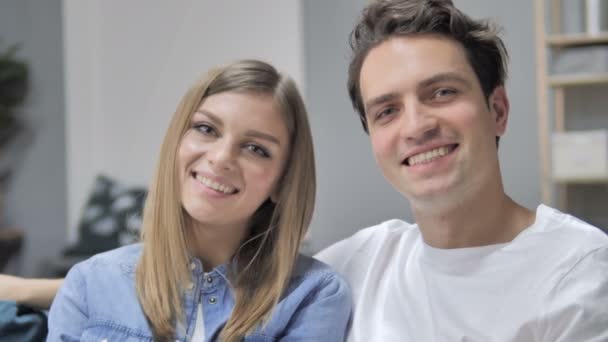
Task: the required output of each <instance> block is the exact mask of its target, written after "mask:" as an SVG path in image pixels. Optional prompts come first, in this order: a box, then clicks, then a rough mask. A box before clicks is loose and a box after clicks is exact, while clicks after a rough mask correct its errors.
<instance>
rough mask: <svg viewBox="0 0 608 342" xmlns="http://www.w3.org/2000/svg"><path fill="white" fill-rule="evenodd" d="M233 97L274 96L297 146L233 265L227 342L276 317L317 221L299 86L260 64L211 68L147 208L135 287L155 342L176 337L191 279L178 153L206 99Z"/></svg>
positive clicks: (189, 98)
mask: <svg viewBox="0 0 608 342" xmlns="http://www.w3.org/2000/svg"><path fill="white" fill-rule="evenodd" d="M227 91H231V92H244V93H251V94H253V95H256V94H263V95H271V96H272V97H273V98H274V100H275V101H276V103H277V104H278V105H279V106H280V108H281V111H282V114H283V115H284V118H285V123H286V125H287V130H288V133H289V137H290V146H289V150H288V158H287V163H286V164H285V168H284V170H283V173H282V176H281V179H280V181H279V183H278V184H279V188H278V189H279V191H278V196H277V198H276V199H275V200H276V203H275V202H273V201H271V200H270V199H268V200H267V201H266V202H264V203H263V204H262V205H261V206H260V208H259V209H258V210H257V211H256V212H255V213H254V215H253V217H252V220H251V227H250V234H249V236H248V238H247V239H245V241H243V243H242V244H241V247H240V248H239V249H238V250H237V251H236V253H235V255H234V256H233V261H232V262H231V263H230V268H229V269H230V270H231V271H230V272H229V279H230V283H231V286H232V289H233V291H234V297H235V306H234V309H233V311H232V314H231V316H230V318H229V319H228V321H227V322H226V325H225V326H224V328H223V330H222V332H221V335H220V338H221V340H223V341H238V340H240V339H242V338H243V337H244V336H245V335H247V333H249V332H251V331H252V330H253V329H255V328H256V327H257V326H259V325H260V324H263V323H264V322H265V321H266V320H267V319H268V318H269V316H270V314H271V312H272V310H273V308H274V307H275V305H276V304H277V303H278V302H279V299H280V298H281V295H282V293H283V291H284V290H285V288H286V287H287V285H288V282H289V279H290V276H291V271H292V267H293V265H294V263H295V260H296V258H297V255H298V250H299V246H300V242H301V240H302V238H303V237H304V235H305V234H306V231H307V229H308V225H309V223H310V220H311V217H312V213H313V208H314V202H315V186H316V177H315V165H314V154H313V144H312V136H311V132H310V126H309V123H308V118H307V114H306V108H305V107H304V103H303V101H302V98H301V96H300V94H299V92H298V90H297V88H296V86H295V83H294V82H293V80H292V79H291V78H289V77H287V76H284V75H282V74H280V73H278V72H277V70H275V68H273V67H272V66H271V65H269V64H267V63H264V62H261V61H255V60H244V61H239V62H235V63H232V64H229V65H226V66H222V67H218V68H215V69H212V70H210V71H209V72H208V73H207V75H205V77H203V78H202V79H200V80H199V81H198V82H197V83H196V84H194V85H193V86H192V87H191V88H190V89H189V90H188V92H187V93H186V94H185V95H184V97H183V98H182V99H181V101H180V103H179V105H178V107H177V110H176V112H175V114H174V115H173V118H172V120H171V123H170V124H169V128H168V129H167V132H166V134H165V138H164V140H163V143H162V146H161V151H160V156H159V160H158V165H157V168H156V173H155V176H154V179H153V181H152V183H151V185H150V189H149V194H148V197H147V199H146V204H145V208H144V214H143V227H142V240H143V252H142V255H141V258H140V260H139V263H138V266H137V276H136V277H137V279H136V287H137V293H138V297H139V301H140V303H141V306H142V309H143V311H144V313H145V315H146V317H147V319H148V321H149V323H150V325H151V327H152V330H153V332H154V335H155V338H156V339H161V340H165V339H170V338H172V337H173V335H174V334H175V326H176V323H177V321H182V320H183V319H184V317H183V307H182V295H183V294H184V288H185V285H186V284H188V283H189V282H190V281H191V271H190V269H189V268H188V263H189V261H190V260H189V253H188V250H187V244H186V241H187V234H188V231H187V222H188V218H187V214H186V213H185V211H184V210H183V208H182V205H181V197H180V180H179V176H178V170H177V167H176V165H177V160H176V155H177V150H178V148H179V145H180V142H181V139H182V137H183V136H184V134H185V133H186V131H187V130H188V129H189V125H190V120H191V117H192V115H193V114H194V112H195V111H196V110H197V109H198V108H199V107H200V105H201V103H202V101H203V100H204V99H205V98H206V97H208V96H211V95H213V94H218V93H222V92H227Z"/></svg>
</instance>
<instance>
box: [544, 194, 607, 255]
mask: <svg viewBox="0 0 608 342" xmlns="http://www.w3.org/2000/svg"><path fill="white" fill-rule="evenodd" d="M537 222H538V226H539V227H537V229H536V230H535V232H536V233H540V236H541V237H542V239H543V240H544V241H546V242H547V243H548V244H560V245H562V247H565V246H563V245H564V244H567V245H569V246H572V247H573V248H572V249H571V250H574V251H577V252H578V253H580V254H587V252H589V251H592V250H595V249H597V248H602V247H608V235H606V233H605V232H603V231H602V230H601V229H600V228H597V227H594V226H593V225H591V224H589V223H587V222H585V221H583V220H581V219H579V218H577V217H575V216H572V215H569V214H566V213H563V212H561V211H559V210H557V209H554V208H551V207H548V206H545V205H540V206H539V207H538V209H537Z"/></svg>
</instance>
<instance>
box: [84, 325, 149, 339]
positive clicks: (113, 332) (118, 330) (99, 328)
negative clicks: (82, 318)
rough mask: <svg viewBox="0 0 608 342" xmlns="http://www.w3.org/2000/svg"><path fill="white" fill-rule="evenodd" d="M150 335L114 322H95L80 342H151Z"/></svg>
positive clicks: (86, 330)
mask: <svg viewBox="0 0 608 342" xmlns="http://www.w3.org/2000/svg"><path fill="white" fill-rule="evenodd" d="M152 340H153V339H152V335H151V334H150V333H148V332H144V331H141V330H138V329H132V328H129V327H126V326H123V325H120V324H116V323H114V322H95V323H93V324H90V325H89V326H88V327H87V328H86V329H85V330H84V331H83V333H82V337H81V339H80V341H81V342H152Z"/></svg>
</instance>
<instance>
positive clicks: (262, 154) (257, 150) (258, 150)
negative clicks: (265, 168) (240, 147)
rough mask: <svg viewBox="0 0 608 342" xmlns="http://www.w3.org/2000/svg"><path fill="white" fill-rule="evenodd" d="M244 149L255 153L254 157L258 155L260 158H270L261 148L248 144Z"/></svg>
mask: <svg viewBox="0 0 608 342" xmlns="http://www.w3.org/2000/svg"><path fill="white" fill-rule="evenodd" d="M245 148H246V149H247V150H248V151H250V152H252V153H255V154H256V155H258V156H260V157H262V158H270V153H268V151H267V150H266V149H265V148H263V147H261V146H258V145H252V144H249V145H246V146H245Z"/></svg>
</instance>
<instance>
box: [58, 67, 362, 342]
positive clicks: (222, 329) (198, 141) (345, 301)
mask: <svg viewBox="0 0 608 342" xmlns="http://www.w3.org/2000/svg"><path fill="white" fill-rule="evenodd" d="M143 120H145V119H142V123H143ZM314 198H315V168H314V156H313V145H312V138H311V134H310V128H309V124H308V119H307V115H306V110H305V108H304V104H303V102H302V99H301V97H300V95H299V93H298V91H297V89H296V87H295V85H294V82H293V81H292V80H291V79H289V78H288V77H285V76H283V75H281V74H279V73H278V72H277V71H276V70H275V69H274V68H273V67H272V66H270V65H268V64H265V63H263V62H259V61H241V62H236V63H234V64H230V65H227V66H223V67H218V68H215V69H212V70H211V71H210V72H209V73H208V74H207V75H206V76H205V77H203V78H202V79H201V80H200V81H199V82H198V83H196V84H195V85H194V86H193V87H192V88H190V89H189V90H188V92H187V93H186V95H185V96H184V97H183V98H182V100H181V102H180V103H179V105H178V107H177V110H176V112H175V114H174V115H173V119H172V121H171V123H170V125H169V128H168V130H167V133H166V135H165V138H164V141H163V143H162V146H161V151H160V157H159V161H158V166H157V169H156V174H155V177H154V179H153V181H152V184H151V186H150V189H149V194H148V198H147V200H146V204H145V209H144V216H143V227H142V228H143V235H142V240H143V242H142V243H141V244H136V245H132V246H128V247H123V248H119V249H117V250H114V251H110V252H107V253H103V254H100V255H97V256H95V257H92V258H91V259H89V260H87V261H85V262H83V263H80V264H78V265H76V266H75V267H73V268H72V269H71V270H70V272H69V274H68V276H67V278H66V280H65V283H64V285H63V286H62V288H61V289H60V291H59V293H58V294H57V297H56V299H55V300H54V302H53V304H52V306H51V310H50V316H49V337H48V340H49V341H79V340H83V341H93V340H95V341H132V340H137V341H152V340H155V341H159V340H160V341H167V340H171V341H216V340H220V341H242V340H244V341H332V342H333V341H342V340H343V339H344V336H345V331H346V327H347V323H348V320H349V317H350V311H351V303H350V292H349V290H348V287H347V285H346V283H345V282H344V281H343V280H341V279H340V278H339V277H338V276H337V275H336V274H335V273H334V272H333V271H331V270H330V269H329V268H328V267H327V266H325V265H323V264H321V263H319V262H317V261H314V260H313V259H311V258H307V257H304V256H301V255H299V254H298V247H299V245H300V242H301V240H302V237H303V236H304V234H305V233H306V230H307V227H308V224H309V222H310V219H311V216H312V212H313V207H314Z"/></svg>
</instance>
